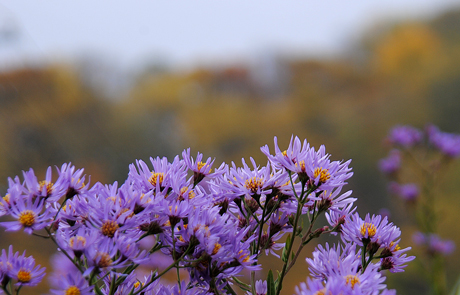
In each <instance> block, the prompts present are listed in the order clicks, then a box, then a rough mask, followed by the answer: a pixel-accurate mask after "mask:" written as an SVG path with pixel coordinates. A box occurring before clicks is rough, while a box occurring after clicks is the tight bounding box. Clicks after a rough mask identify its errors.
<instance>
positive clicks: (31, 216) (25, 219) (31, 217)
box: [19, 210, 35, 227]
mask: <svg viewBox="0 0 460 295" xmlns="http://www.w3.org/2000/svg"><path fill="white" fill-rule="evenodd" d="M19 222H20V223H21V224H22V225H23V226H25V227H31V226H32V225H34V224H35V213H34V211H32V210H24V211H22V212H21V213H20V214H19Z"/></svg>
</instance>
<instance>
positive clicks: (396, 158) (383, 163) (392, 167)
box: [379, 149, 401, 174]
mask: <svg viewBox="0 0 460 295" xmlns="http://www.w3.org/2000/svg"><path fill="white" fill-rule="evenodd" d="M399 168H401V152H400V151H399V150H396V149H393V150H391V151H390V154H389V155H388V157H386V158H383V159H381V160H380V161H379V169H380V171H382V172H383V173H384V174H393V173H395V172H397V171H398V170H399Z"/></svg>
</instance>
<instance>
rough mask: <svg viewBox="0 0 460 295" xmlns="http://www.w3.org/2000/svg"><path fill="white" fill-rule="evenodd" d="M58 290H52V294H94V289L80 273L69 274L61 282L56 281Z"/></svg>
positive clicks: (61, 278)
mask: <svg viewBox="0 0 460 295" xmlns="http://www.w3.org/2000/svg"><path fill="white" fill-rule="evenodd" d="M56 282H57V284H58V286H57V289H53V290H51V292H52V294H56V295H61V294H65V295H91V294H93V292H92V290H93V287H91V286H89V285H88V282H87V281H86V280H85V278H84V277H83V276H82V275H81V273H80V272H78V271H74V272H69V273H67V274H66V276H64V277H62V276H61V277H60V280H56Z"/></svg>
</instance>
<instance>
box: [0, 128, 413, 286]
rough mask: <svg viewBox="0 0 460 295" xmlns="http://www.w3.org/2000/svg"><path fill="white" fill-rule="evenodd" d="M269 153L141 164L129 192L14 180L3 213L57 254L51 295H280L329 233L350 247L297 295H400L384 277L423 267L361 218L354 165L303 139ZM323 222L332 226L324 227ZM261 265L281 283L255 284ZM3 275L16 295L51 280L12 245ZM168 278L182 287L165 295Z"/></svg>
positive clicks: (396, 234)
mask: <svg viewBox="0 0 460 295" xmlns="http://www.w3.org/2000/svg"><path fill="white" fill-rule="evenodd" d="M261 150H262V152H263V153H264V154H265V155H266V156H267V158H268V161H267V163H266V165H264V166H260V165H258V164H256V162H255V161H254V159H252V158H250V163H247V162H246V161H245V160H244V159H243V161H242V165H241V166H237V165H236V164H235V163H231V165H227V164H225V163H224V164H222V165H220V166H219V167H214V166H213V165H214V160H212V159H211V158H208V159H207V160H206V161H204V160H203V155H202V154H200V153H198V154H197V156H196V158H194V157H192V156H191V154H190V150H189V149H187V150H184V151H183V152H182V155H181V157H180V156H176V157H174V159H172V161H170V160H169V159H167V158H159V157H157V158H150V163H146V162H144V161H142V160H138V161H136V162H135V163H133V164H131V165H130V166H129V173H128V177H127V179H126V181H125V182H124V183H123V184H121V185H119V184H118V183H117V182H114V183H113V184H110V185H104V184H101V183H96V184H94V185H92V186H91V185H90V183H89V181H88V182H87V181H86V176H85V175H83V170H82V169H76V168H75V167H74V166H72V165H71V164H70V163H69V164H64V165H62V167H60V168H57V169H56V170H57V175H56V177H55V178H53V177H52V169H51V168H49V169H48V170H47V173H46V178H45V180H43V181H38V180H37V177H36V176H35V174H34V171H33V170H32V169H31V170H29V171H28V172H24V173H23V180H21V179H20V178H19V177H15V178H14V179H8V184H9V186H8V190H7V192H6V194H5V196H4V197H3V198H1V200H0V214H1V215H5V216H9V218H10V219H12V221H5V222H1V223H0V225H2V226H3V227H4V228H5V229H6V230H9V231H18V230H23V231H25V232H26V233H27V234H31V235H36V236H41V237H45V238H47V239H49V240H50V241H51V242H53V243H54V244H55V245H56V246H57V248H58V249H59V251H60V253H62V254H61V256H57V258H56V259H57V261H59V262H58V263H57V264H58V266H59V269H57V270H56V272H57V273H58V275H54V276H52V285H53V289H52V292H53V293H54V294H67V295H68V294H99V295H101V294H132V295H136V294H237V293H238V292H239V291H238V289H239V290H240V291H242V292H246V293H247V294H254V295H255V294H259V295H261V294H270V295H271V294H277V295H278V294H280V293H281V290H282V287H283V281H284V279H285V277H286V275H287V274H288V273H289V271H290V270H291V269H292V267H293V265H294V264H295V263H296V261H297V259H298V257H299V255H300V253H301V251H302V249H303V248H304V247H305V245H307V244H308V243H309V242H311V241H312V240H314V239H316V238H318V237H320V236H321V235H325V234H331V235H339V236H340V237H341V239H340V240H338V242H337V244H335V245H333V246H329V245H326V247H322V246H321V245H319V246H318V247H317V249H316V250H315V251H314V252H313V258H311V259H310V258H309V259H307V263H308V265H309V269H310V272H311V278H309V279H308V281H307V283H306V284H302V285H300V287H298V288H297V293H298V294H326V293H327V294H348V293H350V294H351V293H352V294H394V291H388V290H387V289H386V286H385V284H384V281H385V270H389V271H390V272H400V271H403V268H404V267H405V265H406V263H407V262H409V261H410V260H412V259H414V257H413V256H407V254H406V252H407V251H408V250H409V249H410V248H405V249H401V248H400V246H399V243H400V234H401V232H400V230H399V228H398V227H396V226H395V225H394V224H393V223H391V222H389V221H388V220H387V218H382V217H381V216H374V215H373V216H369V215H367V216H366V217H365V218H364V219H362V218H361V217H360V216H359V215H358V214H357V213H356V207H355V206H354V202H355V200H356V199H355V198H353V197H351V194H352V192H351V191H344V185H345V184H346V183H347V180H348V179H349V178H350V177H351V176H352V174H353V173H352V172H351V168H350V167H349V165H350V162H351V161H332V160H331V159H330V155H329V154H327V153H326V151H325V147H324V146H321V147H320V148H319V149H318V150H315V149H314V148H313V147H310V145H309V144H308V143H307V141H306V140H305V141H304V142H303V143H302V142H301V141H300V139H299V138H297V137H295V138H291V141H290V144H289V146H288V148H287V149H286V150H283V151H282V150H281V149H280V148H279V147H278V143H277V139H276V137H275V150H274V154H272V153H271V152H270V148H269V147H268V146H264V147H262V148H261ZM53 179H56V180H55V181H53ZM88 179H89V178H88ZM302 216H304V217H305V218H306V220H308V224H306V225H304V224H303V222H301V221H302V219H303V217H302ZM320 216H325V217H326V220H327V222H328V225H325V226H321V225H317V221H318V219H319V218H320ZM261 255H274V256H275V257H278V258H279V259H280V269H279V273H278V276H277V277H276V278H274V276H273V272H272V271H271V270H270V271H269V272H268V277H267V280H256V279H257V278H258V277H260V275H259V274H258V273H259V271H260V270H261V269H262V266H261V265H260V263H259V260H258V259H259V257H260V256H261ZM62 259H66V260H67V263H64V262H63V261H62ZM152 259H154V260H155V261H154V262H153V263H152ZM159 260H161V263H160V261H159ZM152 264H155V265H156V266H154V267H153V266H152ZM0 270H1V277H0V279H1V280H0V282H1V286H0V287H1V289H2V290H3V291H4V292H5V293H7V294H13V293H14V294H18V293H19V290H20V288H21V287H22V286H23V285H27V286H33V285H36V284H37V283H38V282H39V281H40V280H41V279H42V278H43V276H44V269H43V268H40V267H39V266H36V267H35V262H34V260H33V258H31V257H25V256H24V254H23V255H22V256H19V254H18V253H16V254H13V252H12V248H11V247H10V249H9V252H8V254H6V252H5V251H3V254H2V257H1V261H0ZM184 270H185V272H186V274H184ZM168 273H169V274H171V273H175V275H174V276H175V277H176V279H177V283H176V284H173V285H172V286H169V285H167V280H166V279H165V277H166V274H168ZM247 273H249V274H250V275H249V278H246V279H245V276H244V275H245V274H247ZM318 292H319V293H318Z"/></svg>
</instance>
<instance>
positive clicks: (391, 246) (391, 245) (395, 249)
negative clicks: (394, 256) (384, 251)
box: [390, 242, 401, 252]
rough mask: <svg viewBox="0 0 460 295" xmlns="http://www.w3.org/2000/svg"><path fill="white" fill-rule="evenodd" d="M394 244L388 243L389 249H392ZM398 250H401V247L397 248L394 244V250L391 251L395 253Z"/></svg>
mask: <svg viewBox="0 0 460 295" xmlns="http://www.w3.org/2000/svg"><path fill="white" fill-rule="evenodd" d="M394 244H395V243H394V242H391V243H390V249H391V248H393V246H394ZM399 250H401V247H399V245H398V244H396V246H395V248H394V249H393V251H394V252H396V251H399Z"/></svg>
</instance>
